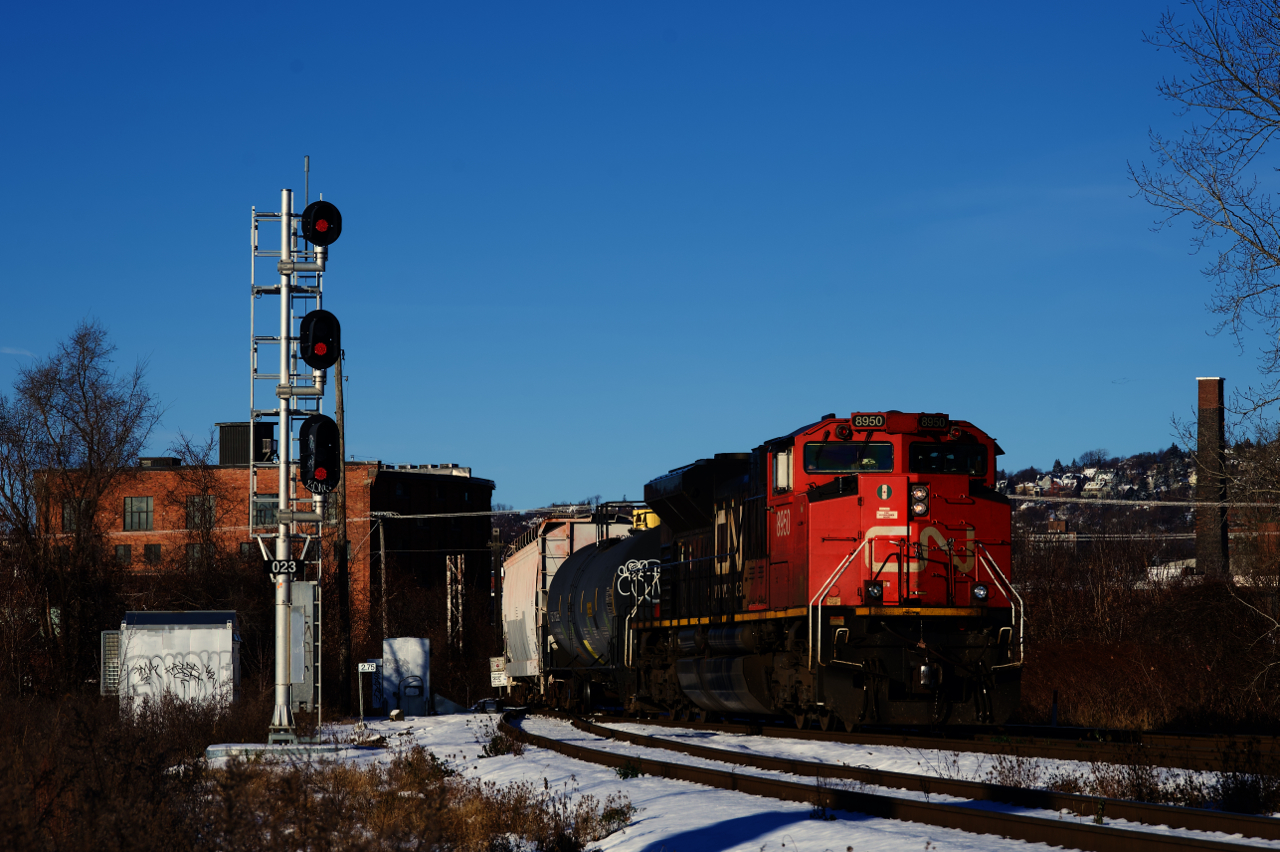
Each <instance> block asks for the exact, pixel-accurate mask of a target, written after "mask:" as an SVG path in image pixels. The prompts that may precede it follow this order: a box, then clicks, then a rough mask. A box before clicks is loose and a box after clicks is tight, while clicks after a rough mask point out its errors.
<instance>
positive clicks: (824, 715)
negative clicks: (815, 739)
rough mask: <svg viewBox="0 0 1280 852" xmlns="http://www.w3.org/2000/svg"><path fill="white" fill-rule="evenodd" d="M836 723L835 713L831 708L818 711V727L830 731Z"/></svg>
mask: <svg viewBox="0 0 1280 852" xmlns="http://www.w3.org/2000/svg"><path fill="white" fill-rule="evenodd" d="M835 724H836V714H835V713H832V712H831V711H830V710H819V711H818V727H819V728H821V729H822V730H824V731H829V730H831V729H832V728H833V727H835Z"/></svg>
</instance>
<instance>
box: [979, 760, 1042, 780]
mask: <svg viewBox="0 0 1280 852" xmlns="http://www.w3.org/2000/svg"><path fill="white" fill-rule="evenodd" d="M1041 775H1042V770H1041V767H1040V761H1039V760H1036V759H1035V758H1029V757H1021V756H1020V755H1016V754H996V755H992V759H991V768H989V769H988V770H987V775H986V781H987V783H988V784H1000V785H1002V786H1005V787H1039V786H1040V776H1041Z"/></svg>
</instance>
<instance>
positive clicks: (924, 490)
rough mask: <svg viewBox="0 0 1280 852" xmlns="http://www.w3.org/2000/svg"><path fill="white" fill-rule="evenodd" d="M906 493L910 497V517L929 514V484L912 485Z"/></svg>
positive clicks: (920, 516)
mask: <svg viewBox="0 0 1280 852" xmlns="http://www.w3.org/2000/svg"><path fill="white" fill-rule="evenodd" d="M908 494H909V495H910V497H911V510H910V511H911V517H913V518H923V517H924V516H925V515H927V514H929V486H927V485H913V486H911V490H910V491H909V492H908Z"/></svg>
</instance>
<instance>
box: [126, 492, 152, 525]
mask: <svg viewBox="0 0 1280 852" xmlns="http://www.w3.org/2000/svg"><path fill="white" fill-rule="evenodd" d="M154 522H155V513H154V510H153V508H152V498H150V497H126V498H124V531H125V532H142V531H146V530H149V529H151V528H152V525H153V524H154Z"/></svg>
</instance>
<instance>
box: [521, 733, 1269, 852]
mask: <svg viewBox="0 0 1280 852" xmlns="http://www.w3.org/2000/svg"><path fill="white" fill-rule="evenodd" d="M511 715H512V714H510V713H508V714H506V715H504V716H503V719H502V722H501V723H500V726H501V729H502V730H503V731H504V732H505V733H506V734H507V735H508V736H511V737H513V738H515V739H518V740H520V741H521V742H524V743H527V744H529V745H534V746H538V747H540V748H546V749H549V750H551V751H555V752H558V753H560V754H563V755H565V756H567V757H572V758H575V759H578V760H584V761H587V762H589V763H595V764H598V765H602V766H611V767H614V768H619V767H623V766H627V767H629V768H634V769H636V770H637V771H639V772H640V773H642V774H644V775H652V776H655V777H660V778H670V779H673V780H677V781H688V782H691V783H694V784H702V785H705V786H708V787H715V788H718V789H722V790H732V791H736V792H739V793H746V794H748V795H753V796H762V797H767V798H771V799H781V800H784V801H792V802H806V803H809V804H812V805H814V806H815V807H822V808H831V809H835V810H842V811H852V812H855V813H863V814H867V815H868V816H873V817H880V818H883V819H896V820H903V821H908V822H916V823H921V824H923V825H931V826H937V827H940V828H954V829H959V830H960V831H968V832H970V833H973V834H990V835H997V836H1000V837H1008V838H1011V839H1014V840H1025V841H1027V842H1030V843H1047V844H1049V845H1051V846H1066V847H1070V848H1075V849H1081V850H1085V852H1170V850H1191V849H1209V850H1220V852H1243V850H1245V849H1250V848H1256V847H1253V846H1250V845H1248V844H1246V843H1232V842H1227V841H1221V840H1212V839H1209V838H1199V837H1185V836H1179V835H1171V834H1159V833H1156V832H1147V831H1135V830H1133V829H1127V828H1113V827H1108V826H1106V825H1097V824H1093V823H1078V822H1073V821H1068V820H1065V819H1046V818H1044V817H1035V816H1025V815H1021V814H1009V813H1002V812H1000V811H992V810H986V809H983V808H980V807H973V806H971V805H962V804H944V803H941V802H920V801H915V800H912V799H903V798H898V797H895V796H886V795H882V794H879V793H867V792H862V791H858V790H847V789H840V788H836V787H831V786H824V785H823V784H822V783H821V779H815V783H814V784H807V783H805V784H800V783H797V782H795V781H787V780H784V779H781V778H768V777H761V776H758V775H749V774H742V773H738V772H733V771H729V770H722V769H712V768H709V767H704V766H689V765H687V764H682V763H668V762H666V761H660V760H654V759H652V758H648V757H641V756H638V755H633V754H618V753H616V752H607V751H599V750H597V749H593V748H588V747H586V746H581V745H577V744H575V743H566V742H561V741H560V740H557V739H554V738H551V737H543V736H539V735H538V734H534V733H531V732H529V731H525V730H524V729H522V728H520V727H518V726H516V725H514V724H512V722H511ZM1103 818H1105V815H1104V817H1103Z"/></svg>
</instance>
